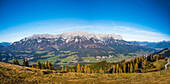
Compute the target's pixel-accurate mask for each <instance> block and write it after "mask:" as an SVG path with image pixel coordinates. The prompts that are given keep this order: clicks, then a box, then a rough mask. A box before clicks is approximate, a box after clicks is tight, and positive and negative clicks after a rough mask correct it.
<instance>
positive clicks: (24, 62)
mask: <svg viewBox="0 0 170 84" xmlns="http://www.w3.org/2000/svg"><path fill="white" fill-rule="evenodd" d="M23 66H26V61H25V58H24V59H23Z"/></svg>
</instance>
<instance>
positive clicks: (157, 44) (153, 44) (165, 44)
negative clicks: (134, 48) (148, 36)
mask: <svg viewBox="0 0 170 84" xmlns="http://www.w3.org/2000/svg"><path fill="white" fill-rule="evenodd" d="M132 42H135V43H139V44H141V45H146V46H148V47H150V48H155V49H157V50H162V49H164V48H170V41H161V42H147V41H144V42H140V41H132Z"/></svg>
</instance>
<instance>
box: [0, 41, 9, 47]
mask: <svg viewBox="0 0 170 84" xmlns="http://www.w3.org/2000/svg"><path fill="white" fill-rule="evenodd" d="M11 44H12V43H11V42H1V43H0V45H2V46H10V45H11Z"/></svg>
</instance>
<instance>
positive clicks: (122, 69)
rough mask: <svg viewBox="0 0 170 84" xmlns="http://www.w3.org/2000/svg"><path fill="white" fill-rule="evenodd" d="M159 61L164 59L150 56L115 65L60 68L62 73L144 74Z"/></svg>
mask: <svg viewBox="0 0 170 84" xmlns="http://www.w3.org/2000/svg"><path fill="white" fill-rule="evenodd" d="M159 59H165V58H164V57H163V56H158V55H153V54H150V55H149V56H148V57H143V56H140V57H137V58H133V59H131V60H130V61H126V60H123V61H121V62H117V63H107V62H106V61H102V62H99V63H96V64H92V65H89V66H87V65H80V64H78V65H76V66H74V67H72V68H70V69H69V70H68V69H67V67H65V68H64V67H63V66H62V70H61V71H64V72H68V71H69V72H78V73H136V72H145V70H146V69H149V68H155V67H156V66H154V65H153V64H152V62H155V61H158V60H159Z"/></svg>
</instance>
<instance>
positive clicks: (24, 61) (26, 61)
mask: <svg viewBox="0 0 170 84" xmlns="http://www.w3.org/2000/svg"><path fill="white" fill-rule="evenodd" d="M13 64H15V65H20V64H19V61H18V60H17V59H15V60H14V61H13ZM22 65H23V66H27V67H28V66H29V62H28V60H27V59H25V58H24V59H23V63H22Z"/></svg>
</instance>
